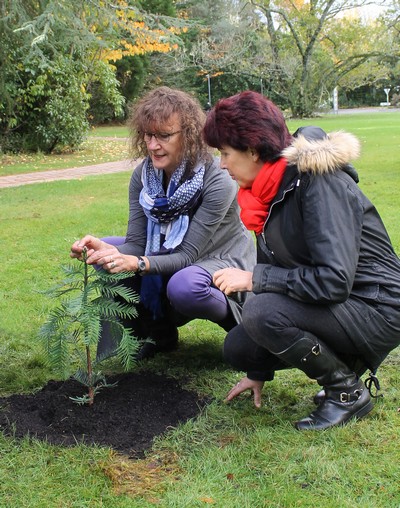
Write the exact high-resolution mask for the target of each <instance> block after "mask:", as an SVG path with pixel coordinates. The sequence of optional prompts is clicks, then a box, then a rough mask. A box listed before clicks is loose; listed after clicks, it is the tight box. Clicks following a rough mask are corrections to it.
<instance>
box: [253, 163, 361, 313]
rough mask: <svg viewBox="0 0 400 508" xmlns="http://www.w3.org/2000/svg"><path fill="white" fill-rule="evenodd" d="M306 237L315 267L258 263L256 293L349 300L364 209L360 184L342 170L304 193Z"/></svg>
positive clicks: (316, 300)
mask: <svg viewBox="0 0 400 508" xmlns="http://www.w3.org/2000/svg"><path fill="white" fill-rule="evenodd" d="M301 207H302V215H303V231H302V232H300V234H303V235H304V239H305V242H306V245H307V248H308V251H309V253H310V259H311V263H310V265H307V266H305V265H303V266H298V267H295V268H289V269H287V268H281V267H279V266H272V265H261V264H259V265H257V266H256V268H255V270H254V273H253V291H254V292H255V293H263V292H268V291H272V292H276V293H282V294H287V295H288V296H290V297H292V298H295V299H298V300H301V301H304V302H310V303H321V304H332V303H341V302H343V301H345V300H346V299H347V298H348V296H349V294H350V292H351V289H352V287H353V282H354V277H355V273H356V270H357V264H358V258H359V252H360V245H361V234H362V228H363V215H364V214H363V205H362V202H361V200H360V198H359V195H358V193H357V192H356V188H355V183H354V182H353V181H351V179H350V178H347V177H346V175H344V174H342V173H341V172H340V171H338V172H337V173H334V174H332V173H331V174H324V175H317V176H315V177H314V178H311V179H310V181H309V183H308V186H307V187H306V188H305V189H304V190H303V195H302V204H301Z"/></svg>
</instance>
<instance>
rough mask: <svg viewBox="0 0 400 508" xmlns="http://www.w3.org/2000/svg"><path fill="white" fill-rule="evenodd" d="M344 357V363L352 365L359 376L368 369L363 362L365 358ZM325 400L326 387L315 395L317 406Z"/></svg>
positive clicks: (351, 367)
mask: <svg viewBox="0 0 400 508" xmlns="http://www.w3.org/2000/svg"><path fill="white" fill-rule="evenodd" d="M342 359H343V361H344V363H345V364H346V365H348V366H349V367H350V369H352V370H353V371H354V372H355V373H356V374H357V376H359V377H361V376H362V375H363V374H364V372H365V371H366V370H367V367H366V365H365V363H364V362H363V360H361V359H360V358H358V357H354V356H352V357H346V358H342ZM324 400H325V390H324V389H322V390H320V391H319V392H318V393H316V394H315V395H314V397H313V401H314V404H315V405H316V406H319V405H320V404H322V403H323V402H324Z"/></svg>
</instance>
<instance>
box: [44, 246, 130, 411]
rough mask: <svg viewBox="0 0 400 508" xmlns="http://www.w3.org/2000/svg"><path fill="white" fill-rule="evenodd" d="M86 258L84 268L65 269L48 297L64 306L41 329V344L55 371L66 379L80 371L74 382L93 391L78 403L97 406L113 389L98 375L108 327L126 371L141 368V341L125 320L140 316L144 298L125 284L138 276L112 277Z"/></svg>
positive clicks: (47, 292)
mask: <svg viewBox="0 0 400 508" xmlns="http://www.w3.org/2000/svg"><path fill="white" fill-rule="evenodd" d="M86 257H87V254H86V251H84V252H83V255H82V261H83V262H78V263H76V264H69V265H67V266H62V267H61V269H62V271H63V272H64V275H65V277H64V279H63V280H62V281H61V282H60V283H59V284H57V285H56V286H54V287H53V288H51V289H49V290H47V291H44V293H45V294H46V295H48V296H49V297H51V298H55V299H56V300H57V301H59V303H58V305H56V306H55V307H54V308H53V309H52V310H51V311H50V313H49V316H48V319H47V320H46V322H45V323H44V325H43V326H42V327H41V328H40V331H39V338H40V339H41V341H42V343H43V345H44V348H45V353H46V358H47V360H48V363H49V365H50V366H51V367H52V368H54V369H55V370H56V371H57V372H58V373H59V374H60V375H61V376H62V377H64V378H66V377H68V376H70V375H71V372H73V371H75V373H74V374H72V376H73V377H74V378H75V379H76V380H77V381H79V382H80V383H81V384H83V385H84V386H86V387H87V393H86V394H85V395H83V396H82V397H76V398H73V400H74V401H75V402H78V403H80V404H89V405H92V404H93V401H94V397H95V395H96V393H98V391H99V390H100V389H101V388H103V387H107V386H110V385H109V384H107V381H106V379H105V376H104V375H103V374H102V372H101V371H100V370H98V368H99V364H100V362H101V359H100V360H99V359H97V358H96V354H95V351H96V349H97V345H98V342H99V339H100V336H101V330H102V326H103V325H104V323H105V322H108V324H109V329H110V331H111V333H112V334H113V335H114V338H115V342H116V343H117V344H118V346H117V351H116V354H117V357H118V358H119V360H120V362H121V363H122V365H123V367H124V368H125V370H129V369H131V368H132V367H133V366H134V365H135V356H136V353H137V350H138V348H139V341H138V339H137V338H136V337H134V335H133V332H132V330H131V329H130V328H127V327H125V326H124V325H123V324H122V321H121V320H127V319H132V318H135V317H136V316H137V310H136V304H137V303H138V296H137V294H136V293H135V292H134V291H133V290H132V289H130V288H128V287H127V286H126V285H124V284H123V281H124V279H126V278H128V277H134V276H135V274H134V273H133V272H123V273H118V274H110V273H108V272H106V271H105V270H103V269H95V268H93V267H92V266H90V265H88V264H87V263H86ZM71 398H72V397H71Z"/></svg>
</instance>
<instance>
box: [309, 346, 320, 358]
mask: <svg viewBox="0 0 400 508" xmlns="http://www.w3.org/2000/svg"><path fill="white" fill-rule="evenodd" d="M311 353H312V354H313V355H315V356H319V355H320V354H321V349H320V347H319V344H315V345H314V346H313V347H312V348H311Z"/></svg>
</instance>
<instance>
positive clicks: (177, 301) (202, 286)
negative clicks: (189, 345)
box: [102, 236, 229, 323]
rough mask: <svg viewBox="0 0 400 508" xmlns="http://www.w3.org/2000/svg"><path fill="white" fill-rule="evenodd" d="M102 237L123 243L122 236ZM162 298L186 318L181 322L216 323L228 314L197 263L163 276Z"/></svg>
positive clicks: (219, 294)
mask: <svg viewBox="0 0 400 508" xmlns="http://www.w3.org/2000/svg"><path fill="white" fill-rule="evenodd" d="M102 240H103V241H104V242H106V243H109V244H111V245H114V246H115V247H118V245H121V244H123V243H124V242H125V237H123V236H111V237H105V238H102ZM166 297H167V299H168V301H169V304H170V306H171V308H172V309H173V310H174V311H175V312H176V313H178V314H180V315H182V316H184V317H185V318H187V319H186V320H185V322H189V321H191V320H192V319H209V320H210V321H214V322H215V323H218V322H221V321H223V320H225V319H226V318H227V317H228V315H229V304H228V301H227V298H226V296H225V295H224V293H222V291H220V290H219V289H217V288H216V287H215V286H213V283H212V276H211V275H210V274H209V273H208V272H207V271H206V270H204V268H201V267H200V266H196V265H191V266H187V267H186V268H182V270H179V271H178V272H176V273H174V274H173V275H172V276H171V277H169V278H167V282H166Z"/></svg>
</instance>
